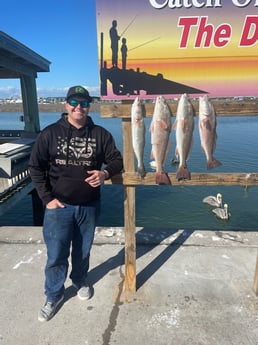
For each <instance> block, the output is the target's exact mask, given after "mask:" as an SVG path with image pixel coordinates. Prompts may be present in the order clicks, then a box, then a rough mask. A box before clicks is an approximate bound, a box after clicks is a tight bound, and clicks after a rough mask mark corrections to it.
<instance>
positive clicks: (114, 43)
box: [109, 20, 120, 67]
mask: <svg viewBox="0 0 258 345" xmlns="http://www.w3.org/2000/svg"><path fill="white" fill-rule="evenodd" d="M109 37H110V40H111V50H112V66H113V67H117V66H118V62H117V61H118V42H119V40H120V36H118V33H117V21H116V20H113V21H112V27H111V28H110V30H109Z"/></svg>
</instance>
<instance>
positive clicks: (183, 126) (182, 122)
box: [179, 119, 185, 129]
mask: <svg viewBox="0 0 258 345" xmlns="http://www.w3.org/2000/svg"><path fill="white" fill-rule="evenodd" d="M179 123H180V127H181V128H183V129H184V128H185V120H184V119H181V120H180V121H179Z"/></svg>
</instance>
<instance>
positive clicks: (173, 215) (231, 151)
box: [0, 113, 258, 231]
mask: <svg viewBox="0 0 258 345" xmlns="http://www.w3.org/2000/svg"><path fill="white" fill-rule="evenodd" d="M19 116H20V114H19V113H0V128H1V129H10V128H12V129H23V123H21V122H19ZM91 116H92V117H93V119H94V121H95V122H96V123H98V124H100V125H103V126H104V127H106V128H107V129H108V130H109V131H111V133H112V134H113V135H114V137H115V139H116V142H117V146H118V148H119V149H120V150H121V151H122V131H121V119H101V118H100V114H99V113H92V114H91ZM59 117H60V114H59V113H40V124H41V128H44V127H45V126H46V125H48V124H49V123H52V122H54V121H56V120H57V119H59ZM145 120H146V127H147V129H148V128H149V124H150V121H151V119H150V118H146V119H145ZM197 120H198V119H197V118H196V119H195V130H194V145H193V148H192V152H191V156H190V159H189V161H188V167H189V169H190V171H192V172H204V173H206V172H207V171H206V161H205V156H204V153H202V152H201V149H200V139H199V133H198V125H197ZM173 121H174V118H173ZM217 132H218V140H217V148H216V153H215V157H216V158H218V159H219V160H220V161H221V162H222V163H223V165H222V166H220V167H217V168H215V169H213V171H212V172H214V173H223V172H226V173H227V172H235V173H239V172H242V173H257V171H258V152H257V147H258V117H254V116H241V117H238V116H236V117H218V118H217ZM171 141H172V145H171V150H170V154H169V157H168V160H167V163H166V166H165V169H166V170H167V171H168V172H175V171H176V167H175V166H173V165H171V159H172V158H173V152H174V149H175V132H174V131H172V133H171ZM146 143H147V145H146V149H145V157H144V160H145V164H146V168H147V170H148V171H152V169H151V167H150V165H149V162H150V151H151V146H150V133H149V131H148V130H147V133H146ZM218 192H220V193H222V195H223V200H224V202H227V203H228V204H229V211H230V213H231V215H232V216H231V218H230V220H229V221H223V220H220V219H217V218H216V217H215V215H214V214H213V213H212V212H211V209H212V208H211V207H210V206H209V205H206V204H203V203H202V199H203V198H204V197H205V196H207V195H216V194H217V193H218ZM257 193H258V187H249V188H243V187H238V186H232V187H231V186H223V187H221V186H184V185H183V186H137V187H136V225H137V226H144V227H155V228H164V227H165V228H168V227H169V228H177V229H186V228H187V229H200V230H202V229H203V230H209V229H210V230H216V229H222V230H248V231H255V230H257V224H258V206H257V205H258V203H257V201H258V194H257ZM123 203H124V189H123V186H120V185H106V186H103V188H102V213H101V217H100V220H99V225H100V226H123V225H124V217H123V214H124V211H123V206H124V204H123ZM1 225H3V226H4V225H6V226H15V225H16V226H30V225H33V218H32V205H31V197H30V196H26V197H25V198H24V200H22V202H20V203H18V204H16V206H15V208H14V209H13V210H10V211H9V212H7V213H6V214H5V215H4V217H2V219H1Z"/></svg>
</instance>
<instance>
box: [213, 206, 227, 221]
mask: <svg viewBox="0 0 258 345" xmlns="http://www.w3.org/2000/svg"><path fill="white" fill-rule="evenodd" d="M212 212H213V213H215V214H216V216H217V217H219V218H220V219H229V217H230V216H231V214H230V213H229V212H228V204H224V208H220V207H218V208H215V209H213V210H212Z"/></svg>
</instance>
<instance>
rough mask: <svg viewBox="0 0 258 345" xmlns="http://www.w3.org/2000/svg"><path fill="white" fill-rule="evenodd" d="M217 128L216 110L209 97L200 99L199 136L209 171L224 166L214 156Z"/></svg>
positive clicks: (205, 96)
mask: <svg viewBox="0 0 258 345" xmlns="http://www.w3.org/2000/svg"><path fill="white" fill-rule="evenodd" d="M216 127H217V121H216V114H215V110H214V108H213V105H212V104H211V102H210V101H209V99H208V96H207V95H204V96H201V97H199V134H200V140H201V148H202V150H203V151H204V153H205V156H206V161H207V169H212V168H215V167H217V166H219V165H221V164H222V163H221V162H220V161H219V160H217V159H216V158H215V157H214V156H213V154H214V152H215V149H216V142H217V132H216Z"/></svg>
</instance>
